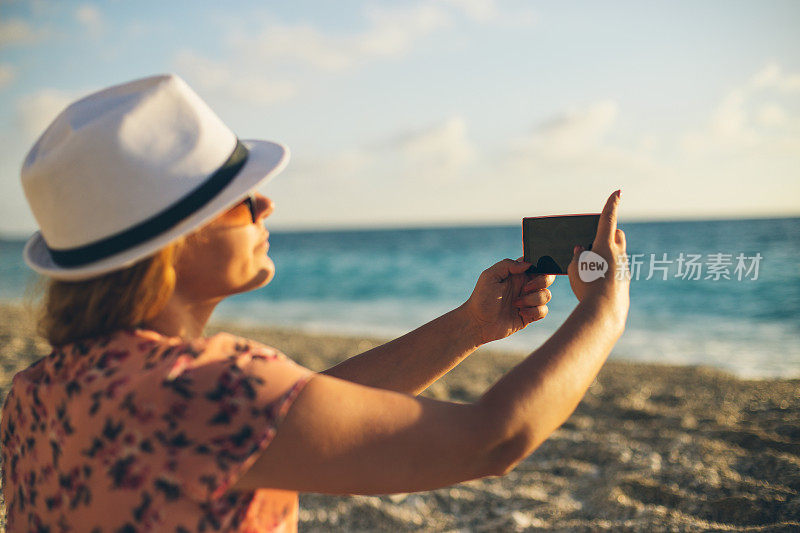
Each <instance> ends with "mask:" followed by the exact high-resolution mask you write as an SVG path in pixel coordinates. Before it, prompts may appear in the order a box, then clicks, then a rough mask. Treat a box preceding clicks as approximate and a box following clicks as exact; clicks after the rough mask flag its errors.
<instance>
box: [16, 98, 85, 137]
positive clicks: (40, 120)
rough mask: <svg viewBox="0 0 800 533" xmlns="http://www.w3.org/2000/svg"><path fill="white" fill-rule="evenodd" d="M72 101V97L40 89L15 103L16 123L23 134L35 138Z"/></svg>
mask: <svg viewBox="0 0 800 533" xmlns="http://www.w3.org/2000/svg"><path fill="white" fill-rule="evenodd" d="M73 100H74V95H72V94H68V93H64V92H62V91H58V90H55V89H41V90H39V91H36V92H34V93H32V94H29V95H27V96H23V97H22V98H20V99H19V100H18V101H17V121H18V123H19V126H20V127H21V128H22V130H23V132H24V133H25V134H26V135H28V136H30V137H31V138H35V137H37V136H38V135H40V134H41V133H43V132H44V130H45V128H46V127H47V126H49V125H50V123H51V122H52V121H53V119H55V118H56V116H58V114H59V113H60V112H61V111H62V110H63V109H64V108H65V107H67V105H69V104H70V103H71V102H72V101H73Z"/></svg>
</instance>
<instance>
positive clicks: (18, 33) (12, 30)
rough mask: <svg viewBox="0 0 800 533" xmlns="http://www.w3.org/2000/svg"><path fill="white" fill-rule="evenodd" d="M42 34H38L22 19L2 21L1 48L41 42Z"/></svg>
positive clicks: (0, 29)
mask: <svg viewBox="0 0 800 533" xmlns="http://www.w3.org/2000/svg"><path fill="white" fill-rule="evenodd" d="M41 36H42V32H36V31H34V30H33V28H31V26H30V25H29V24H28V23H27V22H25V21H24V20H20V19H8V20H5V21H0V48H4V47H6V46H13V45H23V44H31V43H34V42H36V41H38V40H39V38H40V37H41Z"/></svg>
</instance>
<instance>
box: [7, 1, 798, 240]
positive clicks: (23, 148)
mask: <svg viewBox="0 0 800 533" xmlns="http://www.w3.org/2000/svg"><path fill="white" fill-rule="evenodd" d="M798 27H800V2H796V1H772V0H770V1H763V2H739V1H731V0H726V1H706V2H696V1H690V2H683V1H674V2H651V1H625V2H602V3H601V2H549V3H543V2H532V1H511V0H509V1H503V0H427V1H421V0H420V1H411V2H409V1H393V2H388V1H351V0H342V1H339V2H322V1H317V2H311V1H307V0H295V1H292V2H270V1H252V2H250V1H248V2H244V1H243V2H226V3H221V2H201V1H194V2H178V1H170V2H164V1H157V2H154V1H147V0H139V1H136V2H123V1H107V2H70V1H66V0H59V1H50V0H32V1H10V0H0V235H6V236H26V235H28V234H30V233H31V232H33V231H34V230H35V229H36V227H37V225H36V221H35V220H34V219H33V217H32V215H31V214H30V211H29V209H28V206H27V203H26V200H25V197H24V194H23V192H22V187H21V185H20V180H19V172H20V166H21V164H22V161H23V159H24V157H25V155H26V153H27V151H28V150H29V149H30V147H31V146H32V145H33V143H34V142H35V141H36V139H37V138H38V136H39V135H40V134H41V133H42V132H43V131H44V129H45V128H46V127H47V125H48V124H49V123H50V122H51V121H52V120H53V119H54V118H55V117H56V116H57V115H58V113H59V112H60V111H61V110H62V109H63V108H64V107H65V106H66V105H68V104H69V103H70V102H71V101H73V100H75V99H77V98H80V97H82V96H84V95H86V94H89V93H91V92H94V91H96V90H99V89H102V88H104V87H107V86H110V85H115V84H117V83H122V82H125V81H129V80H132V79H135V78H139V77H144V76H149V75H153V74H159V73H165V72H173V73H176V74H178V75H179V76H181V77H182V78H184V79H185V80H186V81H187V82H188V83H189V85H190V86H191V87H192V88H193V89H194V90H195V91H197V93H198V94H200V96H201V97H202V98H203V99H204V100H205V101H206V102H208V103H209V105H210V106H211V107H212V108H213V109H214V110H215V111H216V113H217V114H218V115H219V116H220V117H221V118H222V120H223V121H225V123H226V124H227V125H228V126H230V128H231V129H232V130H233V131H234V132H236V134H237V135H238V136H239V137H240V138H242V139H268V140H276V141H280V142H283V143H285V144H287V145H288V146H289V147H290V149H291V152H292V159H291V162H290V164H289V166H288V167H287V169H286V170H285V171H284V172H283V173H282V174H281V175H280V176H279V177H277V178H276V179H274V180H273V181H270V182H269V184H267V185H266V186H265V187H263V188H262V192H264V193H265V194H267V195H269V196H270V197H271V198H272V199H273V200H274V201H275V204H276V211H275V213H274V215H273V216H272V220H271V221H270V223H269V224H268V227H269V228H270V229H278V230H280V229H287V230H288V229H329V228H348V227H419V226H426V225H482V224H516V223H519V221H520V219H521V218H522V217H526V216H539V215H555V214H569V213H587V212H598V211H600V209H601V208H602V206H603V203H604V201H605V198H606V197H607V195H608V194H610V193H611V192H612V191H614V190H616V189H618V188H622V191H623V195H622V203H621V206H620V220H621V221H622V222H624V221H625V220H630V221H634V220H664V219H704V218H738V217H772V216H797V215H800V31H797V28H798Z"/></svg>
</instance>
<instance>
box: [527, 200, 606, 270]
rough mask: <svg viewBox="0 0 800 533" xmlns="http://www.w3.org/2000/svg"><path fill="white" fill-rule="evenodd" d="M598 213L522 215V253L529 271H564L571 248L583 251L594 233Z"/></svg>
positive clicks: (588, 246)
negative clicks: (582, 248)
mask: <svg viewBox="0 0 800 533" xmlns="http://www.w3.org/2000/svg"><path fill="white" fill-rule="evenodd" d="M599 221H600V214H599V213H597V214H588V215H560V216H547V217H526V218H523V219H522V255H523V260H524V261H525V262H526V263H532V264H533V266H531V267H530V268H529V269H528V272H529V273H531V274H566V273H567V266H568V265H569V263H570V261H572V250H573V248H575V246H576V245H579V244H580V245H581V246H583V247H584V248H586V249H587V250H590V249H591V247H592V242H594V238H595V236H596V235H597V224H598V222H599Z"/></svg>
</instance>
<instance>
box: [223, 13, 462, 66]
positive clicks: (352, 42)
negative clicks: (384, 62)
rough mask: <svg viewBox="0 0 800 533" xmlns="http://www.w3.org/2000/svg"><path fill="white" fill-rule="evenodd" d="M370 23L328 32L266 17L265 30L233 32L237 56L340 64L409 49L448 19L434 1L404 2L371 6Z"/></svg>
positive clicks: (258, 61)
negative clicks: (346, 31) (403, 4)
mask: <svg viewBox="0 0 800 533" xmlns="http://www.w3.org/2000/svg"><path fill="white" fill-rule="evenodd" d="M365 17H366V19H367V21H368V25H367V27H366V28H365V29H364V30H362V31H361V32H359V33H356V34H349V35H340V34H336V33H324V32H322V31H320V30H318V29H317V28H315V27H313V26H310V25H308V24H298V25H285V24H280V23H275V22H274V21H272V20H268V21H266V22H265V23H264V24H263V26H262V28H261V30H260V31H258V32H257V33H256V34H255V35H252V36H250V35H249V32H246V31H241V30H238V29H237V30H236V31H235V32H233V34H232V35H231V36H230V37H229V38H228V42H229V43H230V44H231V46H232V48H233V52H234V55H235V56H241V57H244V54H246V56H247V57H248V60H249V61H250V62H251V63H255V64H259V65H262V67H263V66H265V65H298V64H300V65H305V66H307V67H311V68H313V69H321V70H341V69H345V68H348V67H352V66H353V65H355V64H357V63H360V62H363V61H367V60H370V59H372V58H376V57H389V56H398V55H402V54H404V53H407V52H408V51H409V50H410V49H411V47H412V46H413V44H414V42H415V41H416V40H417V39H419V38H421V37H424V36H425V35H428V34H429V33H431V32H433V31H434V30H436V29H438V28H440V27H442V26H444V25H446V24H447V23H448V17H447V14H446V13H445V12H444V11H443V10H441V9H439V8H438V7H436V6H433V5H418V6H412V7H405V8H398V7H393V8H386V7H381V8H378V7H370V8H368V9H367V10H366V12H365Z"/></svg>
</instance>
